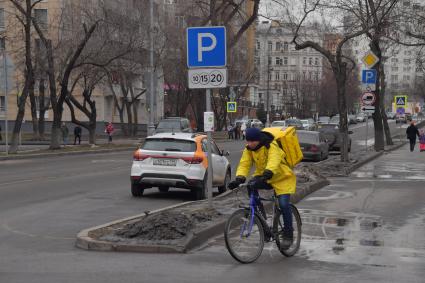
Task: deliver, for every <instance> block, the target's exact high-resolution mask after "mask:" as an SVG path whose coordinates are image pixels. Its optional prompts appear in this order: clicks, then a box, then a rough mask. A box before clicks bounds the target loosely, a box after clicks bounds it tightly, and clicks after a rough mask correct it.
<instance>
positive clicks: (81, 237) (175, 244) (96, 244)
mask: <svg viewBox="0 0 425 283" xmlns="http://www.w3.org/2000/svg"><path fill="white" fill-rule="evenodd" d="M303 168H304V167H303ZM303 168H302V169H301V171H303V170H304V171H306V170H307V171H308V170H310V169H303ZM306 168H307V167H306ZM304 171H303V172H302V174H304V175H303V176H300V178H302V179H304V180H309V181H310V182H305V183H301V184H300V185H299V186H298V187H297V193H296V194H295V195H294V196H293V198H292V201H293V203H297V202H299V201H300V200H301V199H303V198H304V197H306V196H307V195H309V194H310V193H312V192H314V191H316V190H318V189H320V188H322V187H324V186H326V185H328V184H329V181H328V180H327V179H325V178H322V177H320V176H313V175H311V176H310V177H311V178H312V179H309V176H308V173H305V172H304ZM306 176H307V177H306ZM312 176H313V177H312ZM239 193H240V194H243V193H245V192H239ZM234 195H235V191H228V192H226V193H224V194H222V195H219V196H217V197H215V198H214V201H213V203H214V204H215V208H214V209H213V210H214V211H215V212H217V210H219V212H218V214H219V215H218V216H217V217H210V218H208V217H204V215H202V214H203V213H205V211H206V210H209V208H208V202H207V201H206V200H204V201H193V202H186V203H182V204H178V205H174V206H171V207H166V208H163V209H160V210H156V211H152V212H150V213H149V214H148V216H147V215H146V214H139V215H135V216H132V217H128V218H125V219H120V220H117V221H114V222H110V223H107V224H104V225H100V226H96V227H92V228H89V229H85V230H82V231H81V232H80V233H78V235H77V240H76V246H77V247H79V248H81V249H86V250H95V251H120V252H144V253H184V252H187V251H190V250H193V249H195V248H197V247H199V246H202V245H204V244H205V243H207V242H208V240H210V239H211V238H213V237H215V236H218V235H220V234H221V233H223V229H224V224H225V222H226V220H227V218H228V216H229V215H230V214H231V213H232V212H233V211H234V210H235V209H237V208H238V206H235V199H233V197H234ZM268 205H269V206H271V203H268ZM188 211H189V212H188ZM160 214H164V216H163V217H162V219H164V218H166V219H172V217H176V216H178V220H177V221H181V219H186V218H184V217H183V216H185V217H186V216H189V219H191V218H193V217H190V216H193V215H195V218H196V217H198V218H208V219H207V220H206V221H205V222H203V220H205V219H201V220H200V222H199V223H195V224H198V225H195V224H194V225H193V226H190V225H192V224H189V227H188V228H187V231H186V234H185V236H184V237H182V238H179V239H169V240H166V241H162V242H161V241H159V243H158V241H157V242H155V241H151V240H146V239H145V240H143V241H141V240H137V239H136V238H129V239H127V240H124V241H123V239H122V238H119V237H117V236H116V235H117V234H123V233H119V231H121V230H122V229H123V228H125V233H128V232H129V231H130V232H133V231H132V229H133V230H135V231H136V232H140V230H141V228H144V227H143V226H142V225H145V226H146V225H148V227H150V226H149V225H150V224H149V223H147V224H143V223H142V225H139V222H138V221H140V222H142V221H143V219H144V218H148V217H151V218H154V217H158V219H155V220H154V221H153V222H154V223H155V225H156V226H155V225H154V226H152V229H158V226H159V224H158V223H159V222H160V221H161V216H160ZM191 214H192V215H191ZM209 214H210V213H209V212H206V216H209ZM157 224H158V225H157ZM166 224H167V225H166V226H167V228H170V226H171V227H174V225H175V223H174V222H173V221H172V220H170V221H169V223H166ZM138 225H139V226H138ZM184 225H188V224H184ZM126 227H127V228H126ZM129 227H130V228H129ZM145 228H146V227H145ZM177 228H184V227H177ZM120 229H121V230H120ZM158 231H161V229H159V230H158ZM145 232H146V231H145ZM148 232H149V231H148ZM150 232H152V231H150ZM105 239H107V240H105ZM164 243H165V244H164Z"/></svg>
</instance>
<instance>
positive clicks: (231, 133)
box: [227, 124, 233, 140]
mask: <svg viewBox="0 0 425 283" xmlns="http://www.w3.org/2000/svg"><path fill="white" fill-rule="evenodd" d="M227 134H228V136H229V140H233V126H232V124H229V126H227Z"/></svg>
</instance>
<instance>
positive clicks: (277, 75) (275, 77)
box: [274, 72, 280, 81]
mask: <svg viewBox="0 0 425 283" xmlns="http://www.w3.org/2000/svg"><path fill="white" fill-rule="evenodd" d="M274 79H275V80H276V81H278V80H280V75H279V72H276V73H275V74H274Z"/></svg>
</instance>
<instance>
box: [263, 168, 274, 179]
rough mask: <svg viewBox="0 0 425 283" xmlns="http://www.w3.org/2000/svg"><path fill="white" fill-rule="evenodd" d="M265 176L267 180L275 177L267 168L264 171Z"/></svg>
mask: <svg viewBox="0 0 425 283" xmlns="http://www.w3.org/2000/svg"><path fill="white" fill-rule="evenodd" d="M263 177H264V179H265V180H270V179H271V178H272V177H273V172H272V171H270V170H268V169H266V170H264V172H263Z"/></svg>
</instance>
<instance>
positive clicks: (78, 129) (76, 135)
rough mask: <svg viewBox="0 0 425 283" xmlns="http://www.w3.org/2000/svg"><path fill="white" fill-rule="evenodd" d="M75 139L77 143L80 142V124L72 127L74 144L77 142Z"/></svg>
mask: <svg viewBox="0 0 425 283" xmlns="http://www.w3.org/2000/svg"><path fill="white" fill-rule="evenodd" d="M77 139H78V144H81V127H80V126H76V127H75V128H74V145H75V144H76V143H77Z"/></svg>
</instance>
